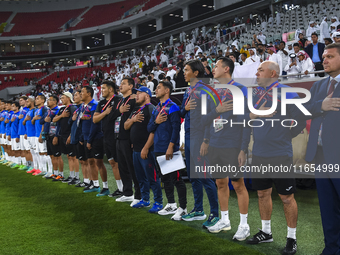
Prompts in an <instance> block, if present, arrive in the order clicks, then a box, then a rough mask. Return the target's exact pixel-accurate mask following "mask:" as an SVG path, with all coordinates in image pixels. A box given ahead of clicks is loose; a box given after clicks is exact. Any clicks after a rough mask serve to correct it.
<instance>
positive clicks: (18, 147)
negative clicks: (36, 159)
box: [11, 138, 20, 151]
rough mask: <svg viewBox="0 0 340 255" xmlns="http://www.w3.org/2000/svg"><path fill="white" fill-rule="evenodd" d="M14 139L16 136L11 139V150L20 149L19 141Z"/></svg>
mask: <svg viewBox="0 0 340 255" xmlns="http://www.w3.org/2000/svg"><path fill="white" fill-rule="evenodd" d="M15 140H16V138H12V139H11V143H12V144H11V147H12V150H13V151H18V150H20V142H17V141H15Z"/></svg>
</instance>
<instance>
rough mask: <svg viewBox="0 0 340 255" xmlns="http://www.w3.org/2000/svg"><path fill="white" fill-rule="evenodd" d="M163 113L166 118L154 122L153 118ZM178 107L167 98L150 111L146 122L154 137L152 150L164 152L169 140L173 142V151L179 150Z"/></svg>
mask: <svg viewBox="0 0 340 255" xmlns="http://www.w3.org/2000/svg"><path fill="white" fill-rule="evenodd" d="M160 111H161V112H162V113H165V114H166V115H167V117H168V119H167V120H166V121H165V122H163V123H161V124H159V125H158V124H156V123H155V120H156V118H157V116H158V114H159V113H160ZM179 111H180V109H179V107H178V105H177V104H175V103H174V102H173V101H171V99H170V98H169V99H168V100H166V101H165V102H164V104H161V103H159V104H158V105H157V106H156V108H155V109H154V110H153V112H152V116H151V118H150V121H149V124H148V132H150V133H151V132H153V133H154V134H155V137H154V152H155V153H165V152H166V151H167V149H168V146H169V144H170V142H172V143H174V152H176V151H178V150H179V132H180V129H181V117H180V113H179Z"/></svg>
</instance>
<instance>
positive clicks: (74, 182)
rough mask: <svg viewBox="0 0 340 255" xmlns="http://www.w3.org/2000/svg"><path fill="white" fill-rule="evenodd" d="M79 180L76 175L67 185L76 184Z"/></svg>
mask: <svg viewBox="0 0 340 255" xmlns="http://www.w3.org/2000/svg"><path fill="white" fill-rule="evenodd" d="M79 183H80V180H79V179H78V178H76V177H74V178H73V179H72V180H71V181H70V182H68V185H76V184H79Z"/></svg>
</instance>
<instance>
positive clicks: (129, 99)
mask: <svg viewBox="0 0 340 255" xmlns="http://www.w3.org/2000/svg"><path fill="white" fill-rule="evenodd" d="M123 100H124V99H122V100H120V101H119V103H118V105H117V108H116V109H118V108H119V106H120V103H121V102H122V101H123ZM129 101H130V97H129V99H128V100H126V102H125V103H124V104H123V106H125V105H126V104H127V103H128V102H129ZM123 114H124V113H122V116H123Z"/></svg>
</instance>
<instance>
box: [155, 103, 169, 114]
mask: <svg viewBox="0 0 340 255" xmlns="http://www.w3.org/2000/svg"><path fill="white" fill-rule="evenodd" d="M169 103H170V100H169V101H168V102H167V103H166V104H165V105H164V106H163V107H162V109H161V110H160V111H159V113H158V115H157V117H158V116H159V115H160V114H161V113H162V111H164V109H165V107H166V106H167V105H168V104H169ZM164 113H165V114H166V115H168V114H167V113H166V112H164Z"/></svg>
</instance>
